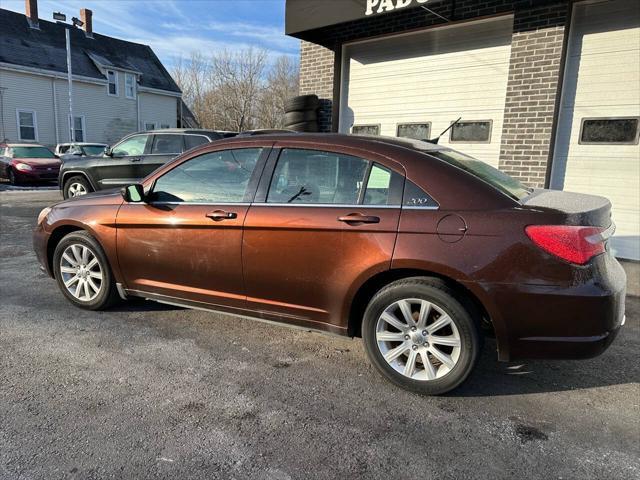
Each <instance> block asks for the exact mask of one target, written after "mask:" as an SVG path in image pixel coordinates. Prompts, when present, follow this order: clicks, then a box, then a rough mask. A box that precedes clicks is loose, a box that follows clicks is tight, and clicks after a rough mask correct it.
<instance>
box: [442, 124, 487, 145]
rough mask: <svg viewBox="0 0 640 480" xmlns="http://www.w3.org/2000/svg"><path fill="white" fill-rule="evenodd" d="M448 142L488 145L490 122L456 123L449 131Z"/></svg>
mask: <svg viewBox="0 0 640 480" xmlns="http://www.w3.org/2000/svg"><path fill="white" fill-rule="evenodd" d="M449 141H450V142H452V143H453V142H461V143H489V142H491V120H481V121H469V122H458V123H456V124H455V125H454V126H453V127H452V128H451V130H450V133H449Z"/></svg>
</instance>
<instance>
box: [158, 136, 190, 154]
mask: <svg viewBox="0 0 640 480" xmlns="http://www.w3.org/2000/svg"><path fill="white" fill-rule="evenodd" d="M151 153H152V154H168V155H170V154H178V153H182V135H154V138H153V146H152V147H151Z"/></svg>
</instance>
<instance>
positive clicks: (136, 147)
mask: <svg viewBox="0 0 640 480" xmlns="http://www.w3.org/2000/svg"><path fill="white" fill-rule="evenodd" d="M148 138H149V135H136V136H134V137H130V138H127V139H126V140H124V141H123V142H121V143H119V144H118V145H116V146H115V147H113V150H112V151H111V153H112V154H113V156H114V157H127V156H131V155H142V154H144V149H145V147H146V145H147V139H148Z"/></svg>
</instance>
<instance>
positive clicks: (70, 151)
mask: <svg viewBox="0 0 640 480" xmlns="http://www.w3.org/2000/svg"><path fill="white" fill-rule="evenodd" d="M108 146H109V145H107V144H106V143H86V142H75V143H59V144H58V145H56V149H55V151H54V153H55V155H56V157H58V158H61V159H62V160H63V161H64V160H65V159H67V158H69V157H72V156H75V157H96V156H100V155H102V154H103V153H104V149H105V148H107V147H108Z"/></svg>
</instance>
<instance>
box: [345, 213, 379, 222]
mask: <svg viewBox="0 0 640 480" xmlns="http://www.w3.org/2000/svg"><path fill="white" fill-rule="evenodd" d="M338 221H339V222H344V223H348V224H350V225H351V224H357V223H380V217H375V216H373V215H361V214H360V213H350V214H349V215H344V216H342V217H338Z"/></svg>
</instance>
